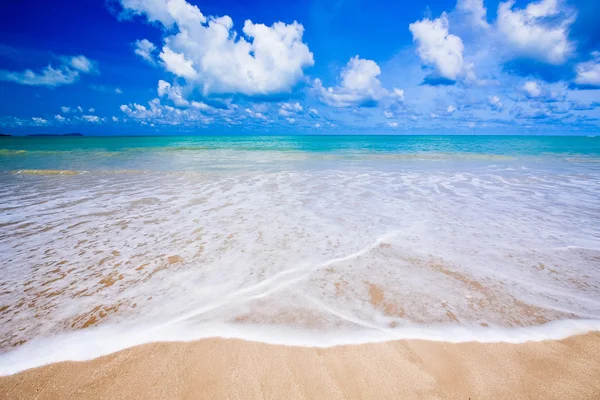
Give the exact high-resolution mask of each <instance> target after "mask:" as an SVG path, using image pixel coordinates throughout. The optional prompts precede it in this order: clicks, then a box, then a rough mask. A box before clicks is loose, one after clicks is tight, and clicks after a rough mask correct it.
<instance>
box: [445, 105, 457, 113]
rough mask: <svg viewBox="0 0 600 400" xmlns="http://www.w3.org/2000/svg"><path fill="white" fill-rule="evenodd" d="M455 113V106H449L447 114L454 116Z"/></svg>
mask: <svg viewBox="0 0 600 400" xmlns="http://www.w3.org/2000/svg"><path fill="white" fill-rule="evenodd" d="M454 111H456V107H454V106H453V105H449V106H448V108H447V109H446V112H447V113H448V114H449V115H452V114H454Z"/></svg>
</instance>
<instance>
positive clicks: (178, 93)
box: [158, 79, 190, 107]
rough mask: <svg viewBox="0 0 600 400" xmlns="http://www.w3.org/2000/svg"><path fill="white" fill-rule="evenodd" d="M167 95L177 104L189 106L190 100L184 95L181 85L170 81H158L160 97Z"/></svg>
mask: <svg viewBox="0 0 600 400" xmlns="http://www.w3.org/2000/svg"><path fill="white" fill-rule="evenodd" d="M164 96H166V97H167V98H168V99H169V100H171V101H172V102H173V103H174V104H175V105H176V106H179V107H188V106H189V105H190V102H189V101H187V100H186V99H185V98H184V97H183V89H182V87H181V86H179V85H171V84H170V83H169V82H166V81H163V80H162V79H161V80H159V81H158V97H164Z"/></svg>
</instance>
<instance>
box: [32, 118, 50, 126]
mask: <svg viewBox="0 0 600 400" xmlns="http://www.w3.org/2000/svg"><path fill="white" fill-rule="evenodd" d="M31 120H32V121H33V123H34V125H48V124H49V122H48V121H47V120H46V119H44V118H40V117H33V118H31Z"/></svg>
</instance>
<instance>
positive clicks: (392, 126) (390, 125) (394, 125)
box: [387, 122, 398, 128]
mask: <svg viewBox="0 0 600 400" xmlns="http://www.w3.org/2000/svg"><path fill="white" fill-rule="evenodd" d="M387 125H388V126H389V127H390V128H397V127H398V123H397V122H388V124H387Z"/></svg>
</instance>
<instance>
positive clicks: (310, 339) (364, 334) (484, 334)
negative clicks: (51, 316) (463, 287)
mask: <svg viewBox="0 0 600 400" xmlns="http://www.w3.org/2000/svg"><path fill="white" fill-rule="evenodd" d="M593 331H600V320H562V321H554V322H549V323H547V324H544V325H539V326H532V327H526V328H482V327H476V326H472V327H469V326H448V325H438V326H427V327H419V326H411V327H403V328H396V329H372V330H361V331H354V332H347V333H335V332H332V333H321V332H313V331H300V330H292V329H285V328H280V327H260V326H247V325H236V324H222V323H211V324H205V325H199V326H196V327H194V328H191V329H190V327H189V326H178V325H177V326H175V325H172V324H162V325H160V326H154V327H145V328H137V329H124V328H118V327H114V326H113V327H110V326H103V327H98V328H92V329H86V330H82V331H76V332H71V333H66V334H62V335H59V336H55V337H53V338H46V339H36V340H32V341H31V342H28V343H26V344H24V345H22V346H21V347H19V348H18V349H16V350H13V351H11V352H8V353H5V354H3V355H1V356H0V375H12V374H15V373H18V372H20V371H23V370H26V369H30V368H35V367H41V366H43V365H47V364H51V363H55V362H61V361H86V360H91V359H94V358H97V357H101V356H104V355H107V354H110V353H114V352H117V351H120V350H124V349H127V348H130V347H134V346H137V345H142V344H147V343H155V342H189V341H195V340H201V339H208V338H222V339H241V340H247V341H253V342H260V343H266V344H272V345H283V346H296V347H319V348H324V347H335V346H343V345H360V344H368V343H382V342H389V341H394V340H427V341H436V342H448V343H464V342H480V343H513V344H519V343H525V342H529V341H543V340H561V339H565V338H567V337H569V336H574V335H581V334H585V333H589V332H593Z"/></svg>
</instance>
